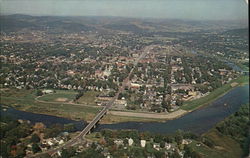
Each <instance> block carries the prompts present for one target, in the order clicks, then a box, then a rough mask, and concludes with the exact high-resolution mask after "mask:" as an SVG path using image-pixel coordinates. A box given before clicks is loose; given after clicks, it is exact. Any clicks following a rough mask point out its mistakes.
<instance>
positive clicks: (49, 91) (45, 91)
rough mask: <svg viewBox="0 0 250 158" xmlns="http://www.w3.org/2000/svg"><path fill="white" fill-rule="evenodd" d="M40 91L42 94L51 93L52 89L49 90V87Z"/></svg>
mask: <svg viewBox="0 0 250 158" xmlns="http://www.w3.org/2000/svg"><path fill="white" fill-rule="evenodd" d="M42 92H43V94H51V93H53V92H54V91H53V90H50V89H44V90H43V91H42Z"/></svg>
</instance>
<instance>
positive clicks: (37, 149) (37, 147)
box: [32, 143, 41, 153]
mask: <svg viewBox="0 0 250 158" xmlns="http://www.w3.org/2000/svg"><path fill="white" fill-rule="evenodd" d="M32 151H33V152H34V153H37V152H39V151H41V148H40V147H39V146H38V144H37V143H34V144H33V145H32Z"/></svg>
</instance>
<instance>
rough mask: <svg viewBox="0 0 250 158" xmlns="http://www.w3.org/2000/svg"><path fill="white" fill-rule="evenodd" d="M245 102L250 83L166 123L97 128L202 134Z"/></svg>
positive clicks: (102, 126) (98, 128) (139, 123)
mask: <svg viewBox="0 0 250 158" xmlns="http://www.w3.org/2000/svg"><path fill="white" fill-rule="evenodd" d="M245 103H249V85H246V86H241V87H237V88H235V89H233V90H231V91H230V92H228V93H227V94H226V95H224V96H222V97H220V98H219V99H217V100H216V101H215V102H213V103H211V104H209V105H207V106H205V107H203V108H200V109H198V110H195V111H193V112H190V113H188V114H186V115H184V116H182V117H180V118H177V119H174V120H169V121H166V122H164V123H156V122H149V123H142V122H125V123H117V124H104V125H99V126H98V127H97V129H96V130H101V129H136V130H139V131H149V132H154V133H173V132H175V131H176V130H178V129H180V130H183V131H190V132H193V133H197V134H202V133H204V132H206V131H208V130H209V129H210V128H212V127H213V126H214V125H215V124H216V123H218V122H219V121H221V120H223V119H224V118H225V117H227V116H229V115H231V114H232V113H234V112H236V111H237V110H238V109H239V108H240V105H242V104H245Z"/></svg>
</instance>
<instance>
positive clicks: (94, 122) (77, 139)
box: [27, 46, 154, 157]
mask: <svg viewBox="0 0 250 158" xmlns="http://www.w3.org/2000/svg"><path fill="white" fill-rule="evenodd" d="M153 47H154V46H147V47H145V49H144V50H143V52H142V53H141V55H140V56H139V57H138V58H137V59H136V60H135V61H134V66H133V68H132V69H131V70H130V73H129V74H128V76H127V77H126V78H125V79H124V81H123V83H122V86H121V87H120V88H119V90H118V92H117V93H116V95H115V96H114V97H113V98H112V100H111V101H109V102H108V103H107V105H106V106H105V107H103V109H102V110H101V111H100V112H99V113H98V114H97V115H96V116H95V118H94V119H93V120H92V121H91V122H90V123H89V124H88V125H87V126H86V127H85V128H84V129H83V130H82V131H81V133H79V134H78V135H77V136H76V137H74V138H73V139H71V140H69V141H68V142H66V143H64V144H63V145H61V146H59V147H56V148H53V149H49V150H47V151H45V152H42V153H37V154H35V155H32V156H27V157H39V156H42V155H44V154H49V155H53V154H55V153H56V152H58V151H60V150H62V149H63V148H68V147H70V146H74V145H76V144H79V143H81V142H83V141H84V137H85V136H86V135H87V134H88V133H90V132H91V130H92V129H93V128H95V127H96V125H97V123H98V122H99V121H100V120H101V118H102V117H103V116H104V115H105V114H106V113H107V112H108V110H109V109H110V108H111V107H112V105H113V104H114V103H115V100H116V99H117V98H118V96H119V94H120V93H122V92H123V91H124V89H125V87H126V85H127V83H128V81H129V78H130V76H131V74H132V73H133V71H134V68H135V67H136V66H137V64H138V62H139V61H140V60H141V59H142V58H144V57H145V56H146V55H147V54H149V51H150V50H151V49H152V48H153Z"/></svg>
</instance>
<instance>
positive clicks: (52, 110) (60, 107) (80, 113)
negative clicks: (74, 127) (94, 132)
mask: <svg viewBox="0 0 250 158" xmlns="http://www.w3.org/2000/svg"><path fill="white" fill-rule="evenodd" d="M35 92H36V91H35V90H16V89H8V90H4V91H2V92H1V94H2V95H1V104H4V105H9V106H12V107H14V108H16V109H18V110H24V111H28V112H34V113H37V112H39V113H41V114H49V115H54V116H61V117H66V118H70V119H77V120H78V119H82V120H86V121H90V120H92V118H94V116H95V114H96V113H98V110H100V108H101V107H100V108H97V107H87V106H82V105H77V104H65V103H60V102H58V103H57V102H53V103H50V102H49V103H46V102H38V101H36V100H35V98H36V97H37V96H36V95H35Z"/></svg>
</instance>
